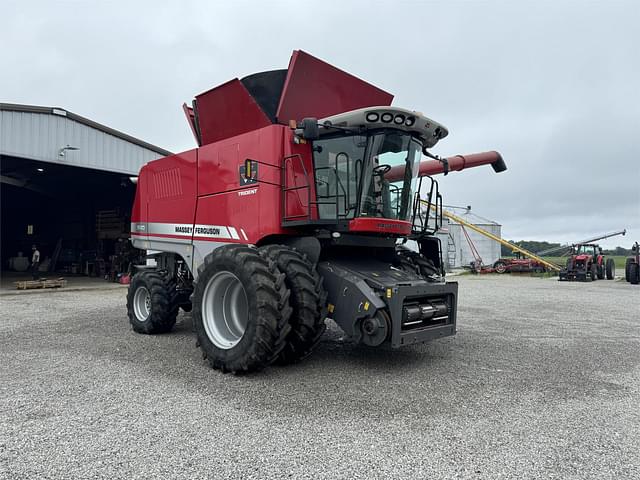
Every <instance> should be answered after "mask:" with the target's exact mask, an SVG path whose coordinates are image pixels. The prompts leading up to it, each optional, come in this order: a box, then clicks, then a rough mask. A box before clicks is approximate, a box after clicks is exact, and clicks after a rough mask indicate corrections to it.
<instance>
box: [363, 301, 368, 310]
mask: <svg viewBox="0 0 640 480" xmlns="http://www.w3.org/2000/svg"><path fill="white" fill-rule="evenodd" d="M367 310H369V302H364V311H365V312H366V311H367Z"/></svg>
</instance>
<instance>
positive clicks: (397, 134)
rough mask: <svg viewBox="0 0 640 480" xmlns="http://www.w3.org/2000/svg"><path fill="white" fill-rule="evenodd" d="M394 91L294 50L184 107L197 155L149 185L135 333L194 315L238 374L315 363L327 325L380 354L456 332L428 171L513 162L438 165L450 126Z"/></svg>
mask: <svg viewBox="0 0 640 480" xmlns="http://www.w3.org/2000/svg"><path fill="white" fill-rule="evenodd" d="M392 98H393V97H392V95H390V94H389V93H387V92H384V91H382V90H380V89H379V88H377V87H374V86H373V85H370V84H368V83H366V82H364V81H362V80H360V79H358V78H356V77H354V76H352V75H350V74H348V73H346V72H343V71H341V70H339V69H337V68H335V67H333V66H331V65H328V64H326V63H325V62H322V61H320V60H318V59H316V58H314V57H312V56H311V55H308V54H306V53H304V52H301V51H296V52H294V54H293V56H292V58H291V62H290V64H289V68H288V69H286V70H276V71H271V72H263V73H258V74H254V75H251V76H249V77H245V78H243V79H242V80H238V79H235V80H232V81H230V82H227V83H225V84H223V85H220V86H219V87H216V88H214V89H212V90H209V91H207V92H205V93H203V94H201V95H198V96H196V99H195V101H194V103H193V105H192V106H191V107H189V106H186V105H185V106H184V110H185V113H186V115H187V119H188V121H189V124H190V125H191V128H192V131H193V134H194V136H195V138H196V141H197V143H198V145H199V147H198V148H196V149H193V150H190V151H187V152H183V153H179V154H176V155H173V156H170V157H166V158H163V159H160V160H157V161H153V162H150V163H148V164H147V165H145V166H144V167H143V168H142V170H141V171H140V175H139V179H138V187H137V192H136V198H135V204H134V207H133V213H132V225H131V232H132V233H131V235H132V242H133V244H134V246H136V247H138V248H140V249H145V250H152V251H155V252H156V253H154V254H153V255H152V257H153V258H154V259H155V261H156V266H155V267H151V268H149V267H141V268H139V270H138V273H136V274H135V276H134V277H133V279H132V281H131V284H130V288H129V293H128V296H127V308H128V315H129V320H130V322H131V325H132V326H133V329H134V330H135V331H136V332H140V333H146V334H153V333H162V332H168V331H170V330H171V329H172V328H173V325H174V323H175V321H176V315H177V313H178V310H179V308H182V309H184V310H191V309H193V312H192V319H193V324H194V328H195V331H196V334H197V338H198V345H199V346H200V348H201V349H202V351H203V354H204V356H205V357H206V358H207V359H208V360H209V363H210V364H211V366H212V367H213V368H216V369H220V370H222V371H225V372H227V371H230V372H234V373H240V372H249V371H254V370H259V369H261V368H263V367H265V366H267V365H269V364H271V363H273V362H276V361H277V362H279V363H291V362H297V361H299V360H301V359H303V358H305V357H306V356H307V355H309V354H310V353H311V352H312V350H313V349H314V347H315V345H316V344H317V343H318V341H319V339H320V337H321V336H322V333H323V332H324V329H325V318H326V317H329V318H331V319H333V320H334V321H335V322H336V323H337V324H338V325H339V326H340V328H342V330H344V331H345V332H346V334H348V335H349V336H350V337H351V338H352V339H353V340H354V341H355V342H359V343H362V344H365V345H368V346H371V347H379V346H383V345H388V346H390V347H394V348H396V347H401V346H404V345H410V344H414V343H418V342H425V341H428V340H432V339H436V338H442V337H446V336H449V335H454V334H455V332H456V313H457V293H458V285H457V283H455V282H447V281H445V278H444V268H443V262H442V255H441V248H440V242H439V240H438V239H437V238H436V237H435V236H434V233H435V232H436V230H437V229H438V228H439V227H440V224H441V216H442V206H441V205H442V203H441V196H440V193H439V191H438V183H437V182H436V181H435V180H434V179H433V178H431V177H430V176H429V175H435V174H438V173H447V172H448V171H455V170H462V169H464V168H470V167H476V166H479V165H488V164H490V165H492V166H493V168H494V170H495V171H496V172H500V171H503V170H505V169H506V166H505V164H504V162H503V160H502V158H501V157H500V155H499V154H498V153H497V152H487V153H482V154H474V155H467V156H461V155H458V156H455V157H451V158H442V159H441V158H438V157H435V156H434V155H432V154H431V153H430V152H429V149H430V148H432V147H434V146H435V145H436V144H437V143H438V142H439V141H440V140H442V139H443V138H445V137H446V136H447V134H448V130H447V129H446V128H445V127H444V126H443V125H441V124H440V123H438V122H436V121H434V120H432V119H430V118H427V117H426V116H424V115H423V114H422V113H420V112H416V111H413V110H407V109H403V108H398V107H393V106H391V100H392ZM423 155H426V156H429V157H431V159H430V160H425V161H423V160H422V156H423ZM421 194H422V197H421ZM422 202H426V204H427V207H426V208H423V207H422ZM408 240H413V241H415V243H416V244H417V246H418V251H413V250H410V249H408V248H406V247H405V243H406V242H407V241H408Z"/></svg>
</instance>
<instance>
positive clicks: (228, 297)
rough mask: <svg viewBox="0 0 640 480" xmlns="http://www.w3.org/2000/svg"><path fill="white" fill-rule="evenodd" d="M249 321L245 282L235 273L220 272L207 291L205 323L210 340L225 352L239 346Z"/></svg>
mask: <svg viewBox="0 0 640 480" xmlns="http://www.w3.org/2000/svg"><path fill="white" fill-rule="evenodd" d="M248 319H249V302H248V300H247V292H246V291H245V289H244V286H243V285H242V282H241V281H240V280H239V279H238V277H236V276H235V275H234V274H233V273H231V272H227V271H224V272H218V273H216V274H215V275H214V276H213V277H211V279H210V280H209V282H208V283H207V286H206V287H205V290H204V295H203V299H202V321H203V322H202V323H203V324H204V329H205V332H206V333H207V337H209V340H211V342H213V344H214V345H215V346H216V347H218V348H222V349H224V350H228V349H230V348H233V347H235V346H236V345H237V344H238V343H239V342H240V340H242V337H243V335H244V332H245V330H246V328H247V323H248Z"/></svg>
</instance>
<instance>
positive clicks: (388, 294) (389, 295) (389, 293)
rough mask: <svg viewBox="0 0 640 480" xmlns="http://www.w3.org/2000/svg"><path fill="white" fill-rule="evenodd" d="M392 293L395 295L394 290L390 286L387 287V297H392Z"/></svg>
mask: <svg viewBox="0 0 640 480" xmlns="http://www.w3.org/2000/svg"><path fill="white" fill-rule="evenodd" d="M391 295H393V291H392V290H391V289H390V288H387V298H391Z"/></svg>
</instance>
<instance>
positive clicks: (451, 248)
mask: <svg viewBox="0 0 640 480" xmlns="http://www.w3.org/2000/svg"><path fill="white" fill-rule="evenodd" d="M456 253H457V249H456V242H454V241H453V237H452V236H451V234H448V235H447V264H448V265H449V268H450V269H451V268H454V267H455V266H456Z"/></svg>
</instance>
